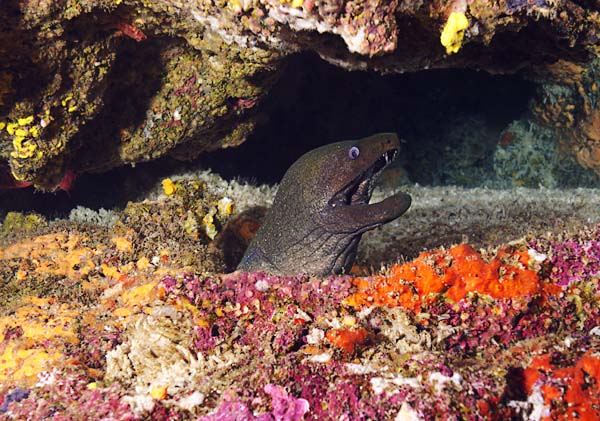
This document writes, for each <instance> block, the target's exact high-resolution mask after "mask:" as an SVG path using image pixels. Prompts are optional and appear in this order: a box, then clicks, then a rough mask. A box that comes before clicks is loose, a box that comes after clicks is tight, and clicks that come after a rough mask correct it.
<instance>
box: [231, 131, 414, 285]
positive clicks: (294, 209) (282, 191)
mask: <svg viewBox="0 0 600 421" xmlns="http://www.w3.org/2000/svg"><path fill="white" fill-rule="evenodd" d="M399 147H400V144H399V141H398V137H397V136H396V134H394V133H380V134H376V135H373V136H369V137H367V138H364V139H360V140H357V141H344V142H338V143H332V144H329V145H325V146H321V147H319V148H317V149H314V150H312V151H310V152H308V153H306V154H305V155H303V156H302V157H301V158H300V159H298V161H296V162H295V163H294V164H293V165H292V166H291V167H290V168H289V169H288V171H287V172H286V173H285V175H284V177H283V179H282V180H281V183H280V185H279V189H278V191H277V194H276V195H275V199H274V201H273V206H272V207H271V208H270V209H269V211H268V212H267V215H266V216H265V219H264V223H263V225H262V226H261V227H260V229H259V230H258V231H257V233H256V236H255V237H254V238H253V240H252V241H251V243H250V245H249V247H248V249H247V250H246V253H245V254H244V257H243V258H242V261H241V263H240V264H239V265H238V270H242V271H246V272H253V271H265V272H268V273H271V274H274V275H292V274H300V273H305V274H311V275H329V274H333V273H348V271H349V270H350V268H351V267H352V264H353V262H354V259H355V256H356V250H357V247H358V243H359V241H360V239H361V236H362V234H363V233H365V232H366V231H369V230H372V229H374V228H376V227H378V226H380V225H383V224H385V223H387V222H390V221H392V220H394V219H396V218H398V217H399V216H400V215H402V214H403V213H404V212H406V210H407V209H408V208H409V206H410V203H411V198H410V196H409V195H408V194H406V193H397V194H395V195H393V196H390V197H388V198H386V199H384V200H382V201H381V202H378V203H373V204H369V200H370V198H371V194H372V192H373V184H374V180H375V178H376V177H377V175H378V174H379V173H380V172H381V171H382V170H383V169H384V168H385V167H386V166H387V165H389V163H390V162H392V161H393V160H394V158H395V157H396V155H397V153H398V150H399Z"/></svg>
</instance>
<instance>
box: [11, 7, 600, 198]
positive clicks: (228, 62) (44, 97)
mask: <svg viewBox="0 0 600 421" xmlns="http://www.w3.org/2000/svg"><path fill="white" fill-rule="evenodd" d="M0 26H1V27H2V28H4V29H3V32H2V37H1V38H0V51H1V52H2V58H1V59H0V166H2V167H4V166H5V163H8V164H9V166H10V172H11V175H12V178H13V180H9V181H4V182H3V184H4V185H0V188H6V187H19V186H23V185H26V184H28V183H34V184H35V186H36V187H37V188H39V189H44V190H54V189H56V188H57V187H58V186H59V184H60V187H61V188H64V187H67V188H68V185H69V184H68V183H66V185H63V184H62V183H61V180H62V181H64V176H65V174H67V173H68V171H72V173H73V174H74V175H77V174H79V173H82V172H90V171H102V170H106V169H110V168H113V167H115V166H118V165H122V164H126V163H136V162H141V161H147V160H151V159H155V158H157V157H159V156H163V155H166V154H169V155H173V156H177V157H180V158H181V157H183V158H186V159H187V158H190V157H194V156H196V155H198V154H199V153H201V152H203V151H207V150H213V149H216V148H221V147H228V146H235V145H238V144H239V143H241V142H243V141H244V139H245V138H246V136H247V135H248V133H249V132H250V131H251V130H252V128H253V125H254V124H255V116H254V114H255V110H256V105H257V104H258V103H259V102H260V100H261V98H262V97H263V96H264V95H265V94H266V93H267V91H268V89H269V87H270V86H271V85H272V84H273V82H274V80H275V79H276V76H277V74H278V72H280V71H281V70H282V63H281V60H280V59H281V57H282V56H285V55H286V54H290V53H292V52H297V51H313V52H316V53H317V54H318V55H319V56H320V57H322V58H323V59H325V60H327V61H329V62H331V63H334V64H336V65H338V66H341V67H344V68H347V69H359V70H366V69H374V70H377V71H379V72H382V73H401V72H405V71H417V70H422V69H430V68H449V67H454V68H467V67H468V68H477V69H484V70H487V71H489V72H491V73H512V72H516V71H519V70H523V69H525V70H528V69H529V68H530V67H532V65H535V66H537V68H540V69H541V70H543V69H544V68H545V67H547V66H548V65H550V66H551V65H552V63H554V62H556V61H557V60H558V59H560V60H561V61H562V62H564V63H567V64H568V65H570V66H576V65H575V64H573V63H575V62H580V61H586V60H589V59H590V57H593V56H594V55H595V52H594V46H595V45H596V44H597V42H598V10H597V8H596V7H595V6H593V5H591V4H588V3H582V2H575V1H562V2H550V1H534V2H531V1H525V0H511V1H501V2H488V1H483V0H481V1H480V0H475V1H470V2H467V1H464V0H460V1H459V0H456V1H451V2H433V1H404V0H402V1H384V2H376V1H372V0H355V1H354V0H353V1H350V2H347V3H343V2H340V1H338V0H327V1H324V2H314V1H313V0H291V1H279V0H248V1H246V0H244V1H240V0H229V1H222V0H212V1H206V2H202V3H199V2H181V1H177V0H161V1H154V2H147V1H142V0H117V1H115V0H85V1H79V2H66V3H65V2H59V1H52V0H50V1H26V2H17V1H7V2H6V5H5V6H4V7H3V8H2V10H0ZM548 74H549V73H548ZM589 79H590V80H591V79H592V78H589ZM587 85H588V84H586V83H583V84H582V85H581V87H582V88H583V89H584V91H585V92H584V94H585V95H588V93H589V92H595V91H594V87H593V86H587ZM577 89H579V86H577ZM589 104H592V105H590V106H589V110H586V111H585V113H584V114H582V115H581V116H577V115H574V118H575V123H574V127H573V130H571V131H568V129H567V132H566V134H565V135H564V136H563V137H564V138H565V139H566V142H567V143H569V144H573V145H574V144H575V143H576V144H577V145H576V146H572V149H573V150H574V153H575V155H577V157H578V160H579V162H580V163H582V164H583V165H584V166H586V167H589V168H596V167H597V164H596V163H597V162H598V159H597V158H598V157H597V155H598V153H597V149H598V148H597V147H596V146H597V142H596V140H595V136H596V134H594V131H595V130H596V129H595V126H596V120H597V118H596V117H595V114H594V113H593V112H592V111H590V110H593V109H595V105H594V104H595V102H589ZM589 104H588V105H589ZM565 106H568V104H565ZM551 121H552V122H554V121H555V120H551ZM578 127H579V128H578ZM579 133H584V134H587V136H586V139H591V141H592V146H590V144H589V142H588V143H586V144H585V145H583V146H582V145H581V144H580V143H581V142H583V141H580V140H577V141H576V140H575V139H580V137H579V136H578V134H579ZM569 139H570V140H569ZM594 142H595V143H594Z"/></svg>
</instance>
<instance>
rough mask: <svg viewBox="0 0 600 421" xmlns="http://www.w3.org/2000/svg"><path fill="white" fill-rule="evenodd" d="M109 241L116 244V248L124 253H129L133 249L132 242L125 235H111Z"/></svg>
mask: <svg viewBox="0 0 600 421" xmlns="http://www.w3.org/2000/svg"><path fill="white" fill-rule="evenodd" d="M111 241H112V242H113V243H114V244H115V245H116V246H117V250H119V251H123V252H126V253H131V252H132V251H133V244H131V241H130V240H128V239H127V238H125V237H113V238H111Z"/></svg>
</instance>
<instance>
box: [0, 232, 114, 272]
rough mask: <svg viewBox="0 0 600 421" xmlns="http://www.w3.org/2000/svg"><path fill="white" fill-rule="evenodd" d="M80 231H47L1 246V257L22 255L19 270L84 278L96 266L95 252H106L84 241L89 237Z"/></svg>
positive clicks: (96, 253)
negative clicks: (83, 244) (90, 246)
mask: <svg viewBox="0 0 600 421" xmlns="http://www.w3.org/2000/svg"><path fill="white" fill-rule="evenodd" d="M85 240H86V239H85V238H82V237H81V236H79V235H76V234H71V235H67V234H65V233H58V234H47V235H41V236H39V237H35V238H33V239H28V240H25V241H23V242H20V243H15V244H12V245H11V246H9V247H7V248H6V249H1V248H0V260H3V259H16V258H21V259H23V262H22V264H21V267H20V268H19V270H23V271H25V272H27V273H28V274H30V275H31V274H38V275H56V276H67V277H69V278H72V279H80V278H81V277H82V276H85V275H87V274H88V273H89V272H90V271H91V270H93V269H94V268H95V267H96V265H95V264H94V262H93V258H94V256H96V255H98V254H101V253H102V252H103V247H102V246H98V247H97V248H96V249H91V248H89V247H84V246H82V245H81V242H82V241H85Z"/></svg>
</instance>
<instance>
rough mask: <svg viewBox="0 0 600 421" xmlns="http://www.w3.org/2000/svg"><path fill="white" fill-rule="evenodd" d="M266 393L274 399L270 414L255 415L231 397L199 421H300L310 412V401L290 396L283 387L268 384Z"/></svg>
mask: <svg viewBox="0 0 600 421" xmlns="http://www.w3.org/2000/svg"><path fill="white" fill-rule="evenodd" d="M264 391H265V392H266V393H267V394H268V395H270V396H271V399H272V402H271V407H272V410H271V411H270V412H268V413H265V414H260V415H254V413H253V411H252V410H251V409H250V408H249V407H248V406H247V405H246V404H244V403H243V402H241V401H239V400H236V399H235V398H231V397H230V398H229V399H226V400H225V401H224V402H223V403H222V404H221V406H220V407H219V408H218V409H217V410H216V411H215V412H214V413H212V414H209V415H206V416H204V417H201V418H200V420H199V421H233V420H236V421H237V420H239V421H244V420H254V421H300V420H301V419H303V418H302V417H303V416H304V414H306V413H307V412H308V409H309V404H308V401H306V400H305V399H296V398H294V397H293V396H290V395H289V394H288V393H287V392H286V391H285V389H284V388H283V387H281V386H277V385H273V384H267V385H266V386H265V387H264Z"/></svg>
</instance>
